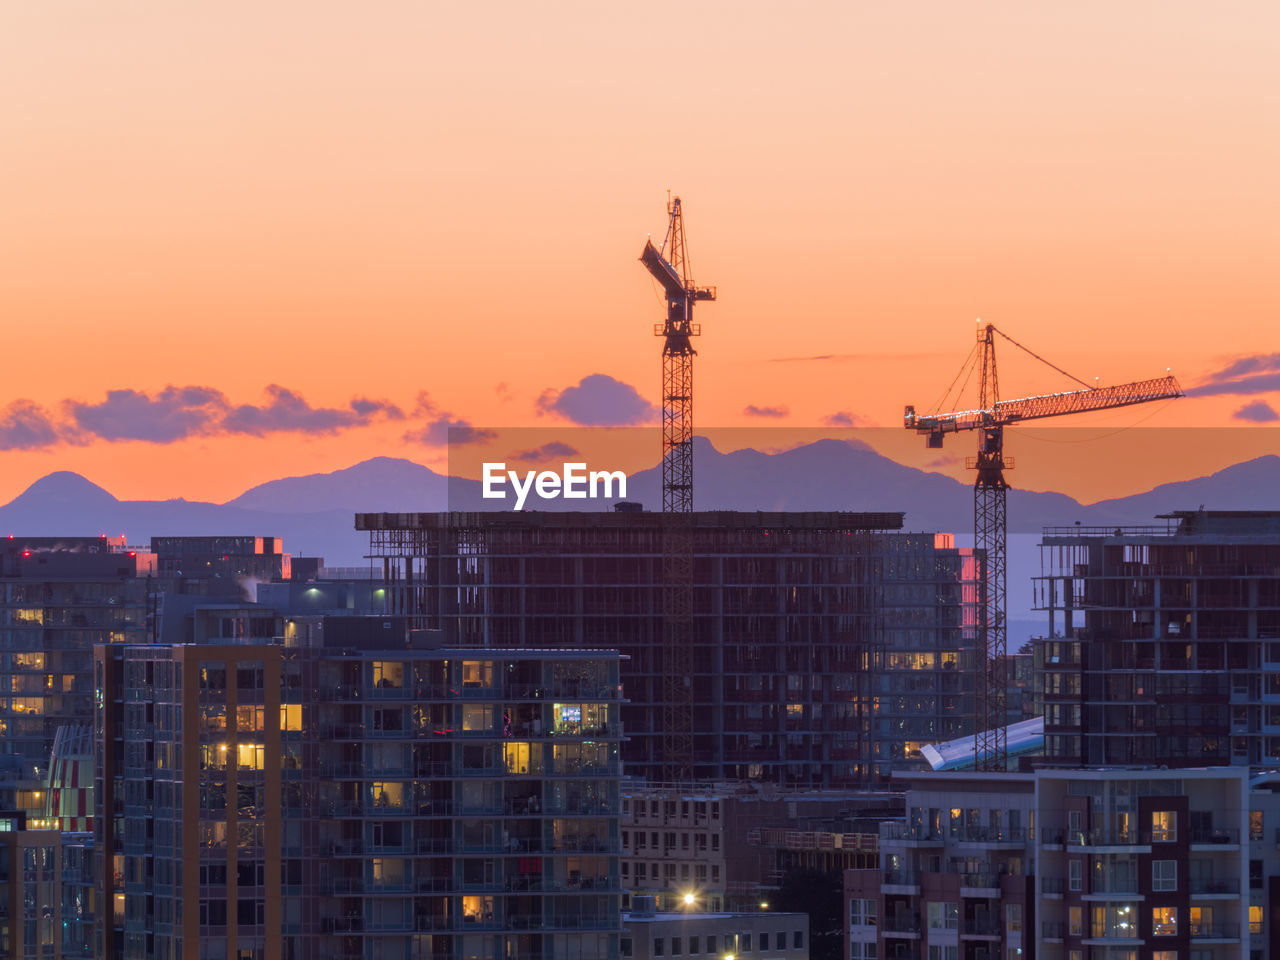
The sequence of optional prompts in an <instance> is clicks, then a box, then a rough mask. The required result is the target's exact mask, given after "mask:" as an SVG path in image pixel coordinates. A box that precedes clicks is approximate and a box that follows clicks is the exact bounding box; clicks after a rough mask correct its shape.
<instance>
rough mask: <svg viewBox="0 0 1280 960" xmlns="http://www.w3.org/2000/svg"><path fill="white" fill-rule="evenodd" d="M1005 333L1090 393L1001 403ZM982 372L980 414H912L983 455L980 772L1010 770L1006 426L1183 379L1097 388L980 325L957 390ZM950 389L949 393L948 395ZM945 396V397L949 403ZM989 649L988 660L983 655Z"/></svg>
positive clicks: (1167, 392)
mask: <svg viewBox="0 0 1280 960" xmlns="http://www.w3.org/2000/svg"><path fill="white" fill-rule="evenodd" d="M996 334H999V335H1000V336H1002V337H1004V339H1006V340H1008V341H1009V342H1010V343H1011V344H1013V345H1014V346H1015V347H1018V348H1019V349H1020V350H1023V351H1025V352H1026V353H1028V354H1030V355H1031V356H1032V357H1034V358H1035V359H1036V360H1039V361H1040V362H1041V363H1043V364H1045V365H1046V366H1049V367H1052V368H1053V369H1054V370H1056V371H1058V373H1061V374H1063V375H1064V376H1066V377H1067V378H1068V379H1071V380H1074V381H1075V382H1076V383H1078V384H1080V385H1081V386H1082V387H1083V388H1084V389H1082V390H1070V391H1066V392H1062V393H1051V394H1044V395H1041V396H1035V397H1024V398H1022V399H1020V400H1001V399H1000V390H999V381H998V379H997V375H996V348H995V335H996ZM975 371H976V372H977V373H978V405H977V407H976V408H974V409H968V410H960V411H955V412H951V413H933V414H929V415H927V416H922V415H919V414H917V413H916V409H915V407H912V406H908V407H907V408H906V417H905V426H906V428H907V429H908V430H914V431H916V432H917V433H920V434H924V435H925V436H926V437H928V444H929V446H930V447H941V446H942V441H943V438H944V437H945V436H946V435H947V434H948V433H958V432H960V431H961V430H973V431H976V432H977V434H978V453H977V456H976V457H973V458H970V459H969V460H968V461H967V463H968V466H969V467H970V468H971V469H976V470H977V477H976V478H975V480H974V485H973V538H974V546H975V547H976V548H977V549H978V551H979V552H980V554H981V555H982V556H984V557H985V560H984V563H985V565H986V575H985V577H983V578H982V580H983V583H984V590H983V601H982V603H981V605H980V607H979V620H978V622H979V643H978V649H977V660H978V662H977V663H976V664H975V670H976V676H975V698H974V706H975V709H974V734H975V736H974V760H975V763H976V765H977V767H978V769H980V770H1004V769H1005V768H1006V766H1007V764H1008V744H1007V741H1006V739H1005V724H1006V723H1007V722H1008V719H1007V713H1006V707H1005V691H1006V689H1007V683H1006V680H1005V676H1004V672H1005V670H1006V669H1007V664H1008V659H1007V657H1006V654H1007V652H1008V627H1007V623H1006V610H1007V600H1006V587H1007V585H1008V571H1007V567H1006V560H1007V557H1008V523H1007V514H1006V509H1005V506H1006V499H1007V497H1006V495H1007V493H1008V490H1009V484H1008V481H1006V480H1005V476H1004V471H1005V469H1006V468H1012V467H1013V458H1012V457H1006V456H1005V455H1004V428H1005V427H1006V426H1009V425H1012V424H1016V423H1019V422H1021V421H1023V420H1036V419H1042V418H1045V417H1061V416H1066V415H1068V414H1072V413H1088V412H1090V411H1093V410H1110V409H1112V408H1115V407H1126V406H1130V405H1132V404H1136V403H1149V402H1151V401H1153V400H1167V399H1171V398H1173V397H1180V396H1182V390H1181V389H1180V388H1179V387H1178V381H1177V380H1175V379H1174V378H1173V377H1171V376H1166V377H1157V378H1155V379H1152V380H1139V381H1136V382H1134V383H1126V384H1121V385H1120V386H1115V387H1093V386H1090V385H1089V384H1087V383H1085V382H1084V381H1083V380H1080V379H1079V378H1077V377H1073V376H1071V374H1069V373H1067V372H1066V371H1065V370H1063V369H1061V368H1060V367H1057V366H1054V365H1053V364H1052V363H1049V361H1047V360H1045V359H1044V358H1043V357H1041V356H1039V355H1038V354H1036V353H1033V352H1032V351H1031V350H1028V349H1027V348H1026V347H1024V346H1023V345H1022V344H1020V343H1018V342H1017V341H1016V340H1014V339H1013V338H1012V337H1010V336H1009V335H1008V334H1006V333H1004V332H1003V331H1001V330H998V329H996V327H995V325H994V324H990V323H988V324H986V325H985V326H984V325H981V324H980V325H979V327H978V337H977V343H976V344H975V345H974V348H973V350H972V351H971V352H970V354H969V357H968V359H967V360H966V361H965V364H964V366H963V367H962V368H961V371H960V374H958V375H957V376H956V379H955V381H953V383H952V386H953V387H954V386H955V384H956V383H960V382H961V377H962V376H963V377H964V378H965V379H964V383H967V382H968V380H969V379H970V378H971V377H972V374H973V373H974V372H975ZM949 394H950V390H949V391H948V395H949ZM946 399H947V397H945V396H944V398H943V402H944V403H945V401H946ZM984 650H985V658H984V656H983V651H984Z"/></svg>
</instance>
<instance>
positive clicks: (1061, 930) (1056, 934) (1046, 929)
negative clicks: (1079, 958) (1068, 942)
mask: <svg viewBox="0 0 1280 960" xmlns="http://www.w3.org/2000/svg"><path fill="white" fill-rule="evenodd" d="M1066 935H1067V925H1066V924H1065V923H1061V922H1058V921H1056V920H1045V921H1043V922H1041V924H1040V936H1041V938H1042V939H1044V940H1058V941H1060V940H1062V938H1063V937H1065V936H1066Z"/></svg>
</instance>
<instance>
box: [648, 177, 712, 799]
mask: <svg viewBox="0 0 1280 960" xmlns="http://www.w3.org/2000/svg"><path fill="white" fill-rule="evenodd" d="M640 262H641V263H643V264H644V265H645V268H646V269H647V270H648V271H649V272H650V273H651V274H653V277H654V279H656V280H657V281H658V283H660V284H661V285H662V289H663V292H664V294H665V295H666V301H667V319H666V321H665V322H664V323H661V324H655V325H654V331H653V332H654V334H655V335H656V336H659V337H662V338H663V341H662V513H663V517H664V519H665V521H666V522H665V523H664V524H663V544H662V583H663V591H662V619H663V644H662V648H663V665H662V674H663V688H664V696H663V700H662V736H663V755H664V757H665V758H666V760H665V763H666V772H665V778H666V779H667V780H670V781H677V780H687V779H690V778H691V777H692V776H693V680H692V674H693V669H692V664H691V661H690V653H689V650H690V640H691V635H692V624H693V532H692V530H691V529H690V527H689V521H690V519H691V516H692V513H693V358H694V355H695V354H696V353H697V351H695V350H694V349H693V344H692V343H691V340H690V338H692V337H696V336H698V335H699V334H700V333H701V332H702V330H701V327H700V326H699V325H698V324H696V323H694V322H693V305H694V304H695V303H697V302H698V301H699V300H714V299H715V298H716V290H715V287H699V286H696V285H695V284H694V282H693V280H692V278H691V276H690V266H689V252H688V249H687V247H686V246H685V237H684V214H683V212H682V210H681V206H680V198H679V197H676V198H675V199H673V200H671V201H669V202H668V204H667V235H666V237H665V238H663V241H662V247H661V248H658V247H655V246H654V245H653V242H652V241H646V242H645V245H644V251H643V252H642V253H641V254H640Z"/></svg>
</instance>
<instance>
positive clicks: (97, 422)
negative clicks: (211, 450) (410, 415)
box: [62, 384, 404, 443]
mask: <svg viewBox="0 0 1280 960" xmlns="http://www.w3.org/2000/svg"><path fill="white" fill-rule="evenodd" d="M266 392H267V402H266V403H265V404H261V405H255V404H251V403H244V404H239V405H237V406H233V405H232V404H231V403H230V401H228V400H227V397H226V395H225V394H224V393H223V392H222V391H221V390H217V389H215V388H213V387H174V386H168V387H165V388H164V389H163V390H161V391H160V392H159V393H155V394H147V393H143V392H142V391H139V390H110V391H108V392H107V398H106V399H105V400H104V401H102V402H101V403H85V402H82V401H78V400H69V401H67V402H66V403H65V404H64V408H65V410H66V413H67V417H68V421H69V422H68V424H67V425H66V427H65V429H64V430H63V431H62V433H63V438H64V439H66V440H69V441H71V442H81V443H85V442H89V441H91V440H106V441H108V442H111V443H116V442H120V441H127V440H139V441H143V442H145V443H176V442H178V441H180V440H185V439H187V438H188V437H207V436H218V435H225V434H248V435H250V436H255V437H261V436H265V435H267V434H269V433H303V434H331V433H336V432H338V431H339V430H345V429H348V428H350V427H360V426H364V425H366V424H368V423H369V422H371V421H372V420H374V419H375V418H377V417H385V418H387V419H390V420H401V419H403V418H404V411H402V410H401V409H400V408H399V407H397V406H396V405H395V404H393V403H389V402H388V401H386V400H370V399H368V398H367V397H359V398H357V399H355V400H352V401H351V405H350V406H349V407H347V408H329V407H313V406H311V404H309V403H308V402H307V401H306V400H305V399H304V398H303V397H302V395H301V394H298V393H296V392H295V391H293V390H289V389H287V388H285V387H282V386H280V385H279V384H272V385H271V386H269V387H267V391H266Z"/></svg>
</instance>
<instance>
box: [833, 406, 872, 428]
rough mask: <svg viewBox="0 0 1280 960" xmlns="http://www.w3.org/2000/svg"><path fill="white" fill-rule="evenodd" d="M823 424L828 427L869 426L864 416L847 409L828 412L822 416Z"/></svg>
mask: <svg viewBox="0 0 1280 960" xmlns="http://www.w3.org/2000/svg"><path fill="white" fill-rule="evenodd" d="M822 422H823V424H825V425H826V426H828V427H866V426H870V424H869V423H868V422H867V418H866V417H860V416H858V414H856V413H853V412H851V411H849V410H837V411H836V412H835V413H832V414H829V415H828V416H825V417H823V418H822Z"/></svg>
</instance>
